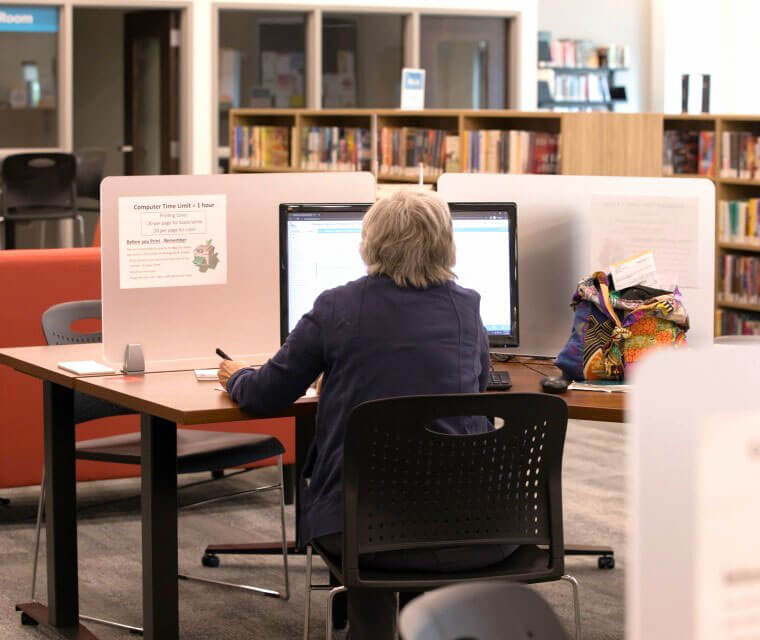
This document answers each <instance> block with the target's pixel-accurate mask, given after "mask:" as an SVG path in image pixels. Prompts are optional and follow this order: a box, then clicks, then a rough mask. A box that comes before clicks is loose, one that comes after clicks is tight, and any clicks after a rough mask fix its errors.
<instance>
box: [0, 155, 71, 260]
mask: <svg viewBox="0 0 760 640" xmlns="http://www.w3.org/2000/svg"><path fill="white" fill-rule="evenodd" d="M2 183H3V192H2V208H0V218H1V219H2V222H3V226H4V231H5V233H4V240H5V242H4V246H5V248H6V249H14V248H15V246H16V238H15V230H16V228H15V225H16V223H18V222H30V221H34V220H38V221H41V222H42V223H43V224H42V225H41V232H40V233H41V246H43V247H44V240H45V227H44V223H45V222H46V221H48V220H68V219H71V220H75V221H76V222H77V225H75V226H76V227H77V231H78V234H77V235H78V239H79V246H84V242H85V240H84V218H82V216H81V215H80V214H79V212H78V210H77V203H76V198H77V191H76V160H75V158H74V156H73V155H72V154H70V153H19V154H14V155H10V156H7V157H6V158H5V160H3V164H2ZM75 244H76V243H75Z"/></svg>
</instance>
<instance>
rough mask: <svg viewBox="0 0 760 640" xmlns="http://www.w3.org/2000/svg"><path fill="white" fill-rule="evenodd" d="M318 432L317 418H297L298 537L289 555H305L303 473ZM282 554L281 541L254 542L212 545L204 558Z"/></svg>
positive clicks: (294, 468)
mask: <svg viewBox="0 0 760 640" xmlns="http://www.w3.org/2000/svg"><path fill="white" fill-rule="evenodd" d="M315 430H316V416H315V415H310V416H300V417H298V418H296V450H295V458H296V460H295V464H293V465H288V466H292V468H293V470H292V472H291V475H295V510H296V536H295V541H293V540H289V541H288V553H304V549H303V548H302V547H301V545H299V544H298V535H299V534H298V532H299V530H300V528H301V527H300V524H301V511H300V509H299V505H300V504H301V472H302V471H303V468H304V465H305V464H306V454H307V453H308V451H309V447H310V446H311V441H312V440H314V433H315ZM285 482H286V483H287V482H290V479H289V478H288V476H287V475H286V476H285ZM280 553H282V544H281V543H280V542H279V541H272V542H270V541H266V542H253V543H247V544H210V545H209V546H208V547H206V551H205V552H204V556H209V555H211V556H215V555H221V554H228V555H241V556H250V555H263V554H270V555H271V554H280Z"/></svg>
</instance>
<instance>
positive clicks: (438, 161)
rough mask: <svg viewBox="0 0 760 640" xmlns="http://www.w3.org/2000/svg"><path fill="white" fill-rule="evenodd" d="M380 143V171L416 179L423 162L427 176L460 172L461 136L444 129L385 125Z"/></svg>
mask: <svg viewBox="0 0 760 640" xmlns="http://www.w3.org/2000/svg"><path fill="white" fill-rule="evenodd" d="M378 142H379V149H378V159H379V162H380V173H381V174H387V175H391V176H399V177H406V178H416V177H417V176H418V175H419V169H420V165H422V169H423V173H424V176H425V178H427V179H431V178H436V177H437V176H439V175H440V174H441V173H443V172H444V171H459V136H458V135H456V134H452V133H450V132H449V131H446V130H444V129H422V128H418V127H383V128H382V129H381V130H380V139H379V141H378Z"/></svg>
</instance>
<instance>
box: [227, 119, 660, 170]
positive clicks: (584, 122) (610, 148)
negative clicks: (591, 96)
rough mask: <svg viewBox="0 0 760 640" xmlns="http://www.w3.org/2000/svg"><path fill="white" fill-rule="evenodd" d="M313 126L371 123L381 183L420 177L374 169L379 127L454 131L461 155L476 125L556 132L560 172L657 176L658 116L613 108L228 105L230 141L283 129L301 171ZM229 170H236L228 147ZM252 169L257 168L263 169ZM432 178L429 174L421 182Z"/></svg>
mask: <svg viewBox="0 0 760 640" xmlns="http://www.w3.org/2000/svg"><path fill="white" fill-rule="evenodd" d="M314 124H316V125H318V126H338V127H341V126H343V127H346V126H351V127H354V126H365V124H366V126H368V127H369V128H370V131H371V136H372V150H371V165H370V166H371V170H372V172H373V173H374V174H375V175H376V176H377V178H378V180H380V181H392V182H414V181H416V180H417V178H416V177H415V178H412V177H409V176H404V175H398V174H396V173H387V172H383V173H379V170H378V168H377V161H378V158H377V147H378V136H379V134H380V132H381V131H382V129H383V127H418V128H428V129H439V130H443V131H446V132H449V133H450V134H452V135H458V136H459V141H460V142H459V145H460V154H459V157H460V158H462V157H463V153H462V151H463V149H462V145H463V140H464V135H463V132H464V131H466V130H468V131H473V130H478V129H500V130H504V131H512V130H519V131H531V132H539V131H540V132H549V133H555V134H558V135H559V156H560V158H559V167H558V173H560V174H564V175H608V176H609V175H625V176H659V175H661V174H662V157H661V156H662V115H659V114H618V113H593V112H592V113H554V112H547V111H514V110H485V109H483V110H478V109H475V110H458V109H428V110H424V111H402V110H400V109H232V110H231V111H230V140H231V141H233V140H234V129H235V127H237V126H288V127H290V128H291V130H292V135H291V140H290V145H291V147H290V157H291V162H290V167H291V169H292V170H294V171H298V170H300V164H301V162H300V160H301V156H300V148H299V146H300V139H301V128H302V127H306V126H312V125H314ZM230 155H231V161H230V171H233V172H236V171H237V172H243V171H246V169H245V168H241V167H235V166H233V164H234V163H233V162H232V150H231V153H230ZM265 170H266V169H257V170H256V171H265ZM436 179H437V176H436V175H434V174H432V173H430V172H427V173H426V176H425V181H426V182H429V183H434V182H435V180H436Z"/></svg>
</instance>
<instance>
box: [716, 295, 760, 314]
mask: <svg viewBox="0 0 760 640" xmlns="http://www.w3.org/2000/svg"><path fill="white" fill-rule="evenodd" d="M717 304H718V306H719V307H723V308H725V309H736V310H738V311H752V312H754V313H760V304H749V303H745V302H731V301H730V300H725V299H723V298H718V302H717Z"/></svg>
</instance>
